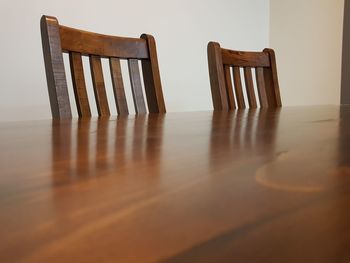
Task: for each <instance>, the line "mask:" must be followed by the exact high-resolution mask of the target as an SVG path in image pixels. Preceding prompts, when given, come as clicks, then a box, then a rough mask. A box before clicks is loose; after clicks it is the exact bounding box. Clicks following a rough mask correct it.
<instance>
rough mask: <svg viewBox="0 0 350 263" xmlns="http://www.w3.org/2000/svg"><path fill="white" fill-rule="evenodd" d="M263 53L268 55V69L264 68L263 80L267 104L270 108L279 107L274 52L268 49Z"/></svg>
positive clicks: (279, 97)
mask: <svg viewBox="0 0 350 263" xmlns="http://www.w3.org/2000/svg"><path fill="white" fill-rule="evenodd" d="M263 51H264V52H266V53H268V54H269V58H270V68H264V78H265V87H266V95H267V99H268V104H269V106H270V107H271V106H273V107H281V106H282V102H281V95H280V89H279V84H278V75H277V65H276V55H275V51H274V50H273V49H270V48H265V49H264V50H263Z"/></svg>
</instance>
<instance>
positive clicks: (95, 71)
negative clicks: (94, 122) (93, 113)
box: [90, 55, 110, 116]
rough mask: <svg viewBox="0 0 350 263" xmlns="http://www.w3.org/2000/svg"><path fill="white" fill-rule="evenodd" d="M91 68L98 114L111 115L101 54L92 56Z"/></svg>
mask: <svg viewBox="0 0 350 263" xmlns="http://www.w3.org/2000/svg"><path fill="white" fill-rule="evenodd" d="M90 69H91V77H92V85H93V87H94V94H95V100H96V105H97V111H98V115H99V116H109V115H110V112H109V106H108V100H107V93H106V88H105V81H104V78H103V70H102V63H101V58H100V57H99V56H93V55H92V56H90Z"/></svg>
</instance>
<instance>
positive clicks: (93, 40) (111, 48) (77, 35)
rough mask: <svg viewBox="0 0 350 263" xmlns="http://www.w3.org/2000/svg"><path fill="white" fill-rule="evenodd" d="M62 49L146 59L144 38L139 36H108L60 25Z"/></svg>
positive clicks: (105, 55) (146, 52) (98, 54)
mask: <svg viewBox="0 0 350 263" xmlns="http://www.w3.org/2000/svg"><path fill="white" fill-rule="evenodd" d="M60 35H61V43H62V50H63V51H64V52H69V51H74V52H79V53H81V54H84V55H96V56H101V57H106V58H108V57H118V58H124V59H127V58H135V59H147V58H148V49H147V43H146V41H145V40H143V39H140V38H129V37H117V36H108V35H103V34H98V33H92V32H88V31H84V30H79V29H75V28H70V27H66V26H60Z"/></svg>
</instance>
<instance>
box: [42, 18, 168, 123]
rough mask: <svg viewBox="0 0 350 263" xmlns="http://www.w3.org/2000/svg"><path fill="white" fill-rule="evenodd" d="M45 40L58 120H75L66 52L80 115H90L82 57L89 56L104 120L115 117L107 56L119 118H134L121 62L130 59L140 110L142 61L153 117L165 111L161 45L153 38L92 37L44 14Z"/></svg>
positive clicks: (140, 109)
mask: <svg viewBox="0 0 350 263" xmlns="http://www.w3.org/2000/svg"><path fill="white" fill-rule="evenodd" d="M40 26H41V37H42V45H43V52H44V60H45V69H46V77H47V84H48V90H49V97H50V105H51V112H52V116H53V118H70V117H72V112H71V107H70V102H69V96H68V88H67V79H66V75H65V69H64V63H63V52H65V53H69V60H70V68H71V73H72V82H73V87H74V95H75V101H76V105H77V110H78V114H79V117H90V116H91V110H90V105H89V101H88V96H87V90H86V84H85V78H84V72H83V63H82V56H89V60H90V69H91V76H92V83H93V89H94V94H95V100H96V105H97V111H98V114H99V116H109V115H110V110H109V106H108V102H107V95H106V89H105V84H104V78H103V73H102V64H101V58H108V59H109V65H110V70H111V76H112V84H113V91H114V97H115V102H116V107H117V112H118V114H128V113H129V110H128V105H127V101H126V97H125V90H124V84H123V78H122V74H121V66H120V59H126V60H127V61H128V67H129V75H130V83H131V88H132V95H133V100H134V106H135V112H136V113H137V114H144V113H146V111H147V110H146V105H145V99H144V96H143V91H142V84H141V77H140V70H139V64H138V60H141V65H142V73H143V82H144V87H145V94H146V98H147V105H148V111H149V112H150V113H165V111H166V110H165V104H164V98H163V92H162V86H161V80H160V74H159V67H158V59H157V51H156V43H155V40H154V38H153V36H151V35H146V34H142V35H141V38H126V37H116V36H107V35H102V34H96V33H91V32H87V31H82V30H78V29H74V28H69V27H65V26H62V25H59V23H58V21H57V19H56V18H55V17H50V16H42V18H41V22H40Z"/></svg>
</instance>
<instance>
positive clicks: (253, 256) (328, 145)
mask: <svg viewBox="0 0 350 263" xmlns="http://www.w3.org/2000/svg"><path fill="white" fill-rule="evenodd" d="M349 136H350V107H336V106H323V107H322V106H319V107H294V108H293V107H290V108H289V107H284V108H282V109H280V110H240V111H236V112H230V113H213V112H194V113H173V114H170V113H169V114H166V115H146V116H139V117H136V118H135V117H133V116H130V117H119V118H118V117H114V118H110V119H91V120H79V121H78V120H74V119H73V120H66V121H51V120H50V121H32V122H12V123H5V124H0V168H1V170H0V262H6V263H7V262H284V263H286V262H350V209H349V204H350V147H349V146H350V137H349Z"/></svg>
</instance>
